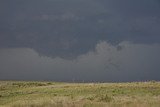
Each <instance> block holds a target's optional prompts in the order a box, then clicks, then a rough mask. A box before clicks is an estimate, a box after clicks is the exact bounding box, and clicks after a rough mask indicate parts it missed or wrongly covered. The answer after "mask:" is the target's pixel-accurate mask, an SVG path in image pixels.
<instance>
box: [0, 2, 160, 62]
mask: <svg viewBox="0 0 160 107" xmlns="http://www.w3.org/2000/svg"><path fill="white" fill-rule="evenodd" d="M159 11H160V3H159V1H158V0H141V1H139V0H121V1H119V0H67V1H66V0H45V1H44V0H34V1H33V0H27V1H26V0H14V1H13V0H7V1H6V0H1V1H0V47H1V48H33V49H34V50H36V51H37V52H38V53H39V54H41V55H44V56H49V57H53V58H54V57H61V58H66V59H74V58H76V57H78V56H79V55H82V54H85V53H87V52H88V51H90V50H94V47H95V45H96V44H97V43H98V41H101V40H102V41H108V42H109V43H111V44H115V45H117V44H119V43H120V42H122V41H131V42H134V43H144V44H154V43H160V36H159V35H160V30H159V29H160V14H159Z"/></svg>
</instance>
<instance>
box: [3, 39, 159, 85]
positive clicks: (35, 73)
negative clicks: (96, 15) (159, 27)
mask: <svg viewBox="0 0 160 107" xmlns="http://www.w3.org/2000/svg"><path fill="white" fill-rule="evenodd" d="M159 55H160V44H135V43H131V42H127V41H124V42H121V43H119V44H118V45H116V46H115V45H111V44H109V43H107V42H105V41H101V42H99V43H98V44H97V45H96V47H95V50H94V51H89V52H88V53H86V54H83V55H80V56H78V57H77V58H75V59H72V60H67V59H63V58H60V57H56V58H51V57H47V56H41V55H39V54H38V53H37V52H36V51H35V50H33V49H30V48H9V49H0V66H1V67H0V79H1V80H53V81H68V82H72V81H74V82H122V81H146V80H160V78H159V75H160V66H159V64H160V57H159Z"/></svg>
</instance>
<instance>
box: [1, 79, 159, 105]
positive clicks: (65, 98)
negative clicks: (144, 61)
mask: <svg viewBox="0 0 160 107" xmlns="http://www.w3.org/2000/svg"><path fill="white" fill-rule="evenodd" d="M0 107H160V82H155V81H151V82H133V83H56V82H21V81H0Z"/></svg>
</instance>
